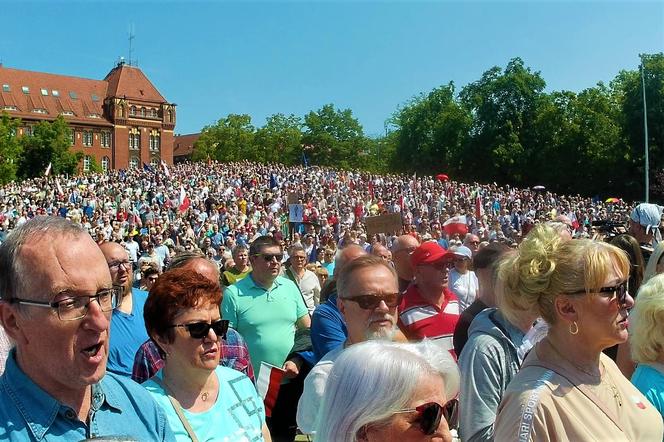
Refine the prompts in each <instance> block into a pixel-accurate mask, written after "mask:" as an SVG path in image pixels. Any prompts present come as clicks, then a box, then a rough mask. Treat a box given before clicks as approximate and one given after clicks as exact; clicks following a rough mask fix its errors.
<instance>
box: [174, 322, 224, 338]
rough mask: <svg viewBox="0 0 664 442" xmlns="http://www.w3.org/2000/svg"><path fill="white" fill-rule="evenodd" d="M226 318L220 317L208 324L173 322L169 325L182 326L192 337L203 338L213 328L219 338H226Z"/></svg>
mask: <svg viewBox="0 0 664 442" xmlns="http://www.w3.org/2000/svg"><path fill="white" fill-rule="evenodd" d="M228 323H229V321H228V319H220V320H218V321H215V322H213V323H212V324H210V323H209V322H192V323H190V324H174V325H171V327H182V328H184V329H186V330H187V331H188V332H189V336H191V337H192V338H193V339H203V338H204V337H206V336H207V335H208V334H209V333H210V329H212V330H214V334H215V335H217V336H218V337H220V338H221V339H226V332H227V331H228Z"/></svg>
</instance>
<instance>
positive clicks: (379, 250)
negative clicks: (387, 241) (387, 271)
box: [371, 242, 392, 261]
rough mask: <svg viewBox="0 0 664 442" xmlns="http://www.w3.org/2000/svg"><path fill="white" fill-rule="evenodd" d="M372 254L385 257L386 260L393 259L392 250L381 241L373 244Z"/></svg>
mask: <svg viewBox="0 0 664 442" xmlns="http://www.w3.org/2000/svg"><path fill="white" fill-rule="evenodd" d="M371 254H372V255H374V256H378V257H379V258H383V260H384V261H392V252H390V251H389V250H388V248H387V247H385V246H384V245H382V244H381V243H379V242H376V243H373V245H372V246H371Z"/></svg>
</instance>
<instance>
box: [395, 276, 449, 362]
mask: <svg viewBox="0 0 664 442" xmlns="http://www.w3.org/2000/svg"><path fill="white" fill-rule="evenodd" d="M444 293H445V300H444V301H443V304H442V305H441V306H440V307H438V306H435V305H432V304H431V303H429V302H428V301H427V300H425V299H424V298H422V295H421V294H420V292H419V290H418V288H417V285H416V284H412V285H411V286H410V287H408V289H407V290H406V293H405V294H404V296H403V298H402V299H401V303H400V304H399V327H400V328H401V330H403V332H404V333H405V335H406V337H408V339H412V340H421V339H424V338H429V339H433V340H436V341H437V342H436V343H437V344H441V346H442V347H443V348H445V349H447V350H449V352H450V353H451V354H452V356H454V357H455V358H456V353H455V352H454V345H453V342H452V338H453V336H454V329H455V328H456V324H457V322H458V321H459V315H460V314H459V301H458V300H457V298H456V296H455V295H454V293H452V292H451V291H449V290H448V289H447V288H445V289H444Z"/></svg>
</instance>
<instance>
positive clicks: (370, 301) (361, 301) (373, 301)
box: [341, 293, 399, 310]
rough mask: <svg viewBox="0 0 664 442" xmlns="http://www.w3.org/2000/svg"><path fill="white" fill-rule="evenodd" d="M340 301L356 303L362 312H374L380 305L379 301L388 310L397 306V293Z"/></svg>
mask: <svg viewBox="0 0 664 442" xmlns="http://www.w3.org/2000/svg"><path fill="white" fill-rule="evenodd" d="M341 299H343V300H348V301H353V302H357V304H358V305H359V306H360V308H361V309H363V310H375V309H376V308H377V307H378V306H379V305H380V302H381V301H383V302H384V303H385V304H386V305H387V306H388V307H389V308H394V307H396V306H397V305H399V293H388V294H387V295H359V296H351V297H348V298H341Z"/></svg>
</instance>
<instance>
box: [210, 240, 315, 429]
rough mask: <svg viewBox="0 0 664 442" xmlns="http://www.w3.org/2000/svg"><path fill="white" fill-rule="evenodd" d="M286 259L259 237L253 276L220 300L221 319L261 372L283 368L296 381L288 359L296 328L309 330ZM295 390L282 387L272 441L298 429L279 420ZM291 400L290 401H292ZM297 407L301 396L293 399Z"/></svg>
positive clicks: (252, 249)
mask: <svg viewBox="0 0 664 442" xmlns="http://www.w3.org/2000/svg"><path fill="white" fill-rule="evenodd" d="M283 258H284V255H283V250H282V248H281V245H280V244H279V242H277V241H276V240H275V239H274V238H272V237H270V236H261V237H259V238H257V239H256V240H254V242H253V243H251V246H250V247H249V261H250V262H251V268H252V271H251V272H250V273H249V276H247V277H246V278H244V279H242V280H241V281H238V282H237V283H235V284H233V285H231V286H230V287H228V288H227V289H226V290H225V291H224V297H223V300H222V302H221V317H222V318H224V319H228V320H230V326H231V327H233V328H234V329H236V330H237V331H238V332H240V334H241V335H242V336H244V338H245V340H246V341H247V345H248V347H249V354H250V355H251V362H252V364H253V366H254V367H255V368H256V369H258V370H260V367H261V364H262V363H263V362H265V363H267V364H270V365H273V366H276V367H283V369H284V370H285V374H284V376H285V377H287V378H294V377H296V376H297V375H298V373H299V368H298V367H297V365H296V364H295V363H294V362H293V361H290V360H288V361H287V360H286V359H287V357H288V356H289V354H290V353H291V351H292V350H293V346H294V343H295V330H296V329H298V330H303V329H308V328H309V327H310V326H311V319H310V317H309V311H308V310H307V307H306V305H305V304H304V301H303V300H302V295H301V294H300V290H299V289H298V288H297V286H296V285H295V283H294V282H293V281H291V280H290V279H288V278H285V277H283V276H279V274H280V272H281V262H282V260H283ZM291 393H293V392H291V391H290V388H288V387H286V385H284V386H282V387H281V390H280V392H279V396H278V398H277V402H276V404H275V406H274V409H273V412H272V417H271V418H268V427H269V428H270V432H271V433H272V438H273V440H275V441H277V440H286V439H288V437H290V433H291V432H292V437H290V440H291V441H292V440H293V439H294V437H295V432H294V429H290V428H285V427H288V421H289V420H290V419H289V416H284V417H283V418H282V417H280V416H283V415H280V413H281V412H282V411H284V412H286V414H288V413H287V410H286V408H288V406H290V407H291V408H293V417H292V420H293V421H294V419H295V416H294V407H293V403H290V404H288V403H287V402H289V400H288V395H289V394H291ZM291 400H292V399H291ZM295 403H297V396H295Z"/></svg>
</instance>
